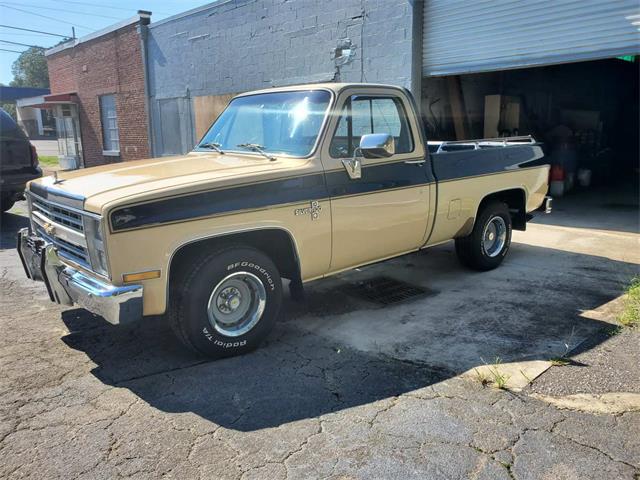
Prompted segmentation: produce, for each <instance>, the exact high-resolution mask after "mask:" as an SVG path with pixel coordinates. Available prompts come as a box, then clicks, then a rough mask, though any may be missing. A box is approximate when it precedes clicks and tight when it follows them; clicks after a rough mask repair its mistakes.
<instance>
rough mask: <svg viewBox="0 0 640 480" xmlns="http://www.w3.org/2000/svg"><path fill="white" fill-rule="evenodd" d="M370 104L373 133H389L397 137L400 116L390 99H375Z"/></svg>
mask: <svg viewBox="0 0 640 480" xmlns="http://www.w3.org/2000/svg"><path fill="white" fill-rule="evenodd" d="M372 103H373V131H374V133H389V134H390V135H393V136H394V137H399V136H400V114H399V113H398V107H396V104H395V103H394V101H393V100H392V99H390V98H376V99H375V100H372Z"/></svg>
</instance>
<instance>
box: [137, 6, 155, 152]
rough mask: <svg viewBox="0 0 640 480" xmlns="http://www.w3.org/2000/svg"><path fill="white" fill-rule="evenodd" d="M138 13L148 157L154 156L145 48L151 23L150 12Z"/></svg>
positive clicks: (147, 63)
mask: <svg viewBox="0 0 640 480" xmlns="http://www.w3.org/2000/svg"><path fill="white" fill-rule="evenodd" d="M138 15H140V23H139V25H138V32H139V34H140V53H141V54H142V73H143V75H144V109H145V113H146V114H147V143H148V145H149V154H150V157H151V158H153V157H155V151H154V148H153V138H152V136H151V135H152V132H153V129H152V126H151V122H152V120H151V106H150V103H149V98H150V97H149V96H150V92H151V83H150V79H149V55H148V50H147V41H148V38H149V23H151V12H148V11H146V10H138Z"/></svg>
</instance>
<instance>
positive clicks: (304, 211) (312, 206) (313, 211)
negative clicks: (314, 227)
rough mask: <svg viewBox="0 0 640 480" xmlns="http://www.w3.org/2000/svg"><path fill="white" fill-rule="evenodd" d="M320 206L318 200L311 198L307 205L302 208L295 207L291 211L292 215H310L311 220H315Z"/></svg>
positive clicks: (320, 208) (318, 214)
mask: <svg viewBox="0 0 640 480" xmlns="http://www.w3.org/2000/svg"><path fill="white" fill-rule="evenodd" d="M321 210H322V207H321V206H320V202H318V201H317V200H311V202H310V203H309V206H308V207H304V208H296V209H295V210H294V211H293V213H294V215H309V214H310V215H311V220H316V219H317V218H318V217H319V216H320V211H321Z"/></svg>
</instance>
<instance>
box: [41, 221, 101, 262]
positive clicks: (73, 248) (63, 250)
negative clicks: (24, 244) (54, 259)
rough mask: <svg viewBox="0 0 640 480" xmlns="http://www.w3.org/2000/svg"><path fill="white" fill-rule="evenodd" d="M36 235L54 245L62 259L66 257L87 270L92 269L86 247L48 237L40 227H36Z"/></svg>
mask: <svg viewBox="0 0 640 480" xmlns="http://www.w3.org/2000/svg"><path fill="white" fill-rule="evenodd" d="M36 234H37V235H38V236H39V237H40V238H44V239H45V240H46V241H47V242H49V243H53V244H54V245H55V246H56V248H57V249H58V253H59V254H60V255H61V256H62V257H66V258H68V259H69V260H71V261H73V262H75V263H78V264H80V265H82V266H83V267H85V268H91V266H90V265H89V252H87V249H86V247H84V246H82V245H77V244H75V243H72V242H69V241H67V240H63V239H62V238H58V237H55V236H51V235H47V233H46V232H45V231H44V229H43V228H41V227H40V226H36Z"/></svg>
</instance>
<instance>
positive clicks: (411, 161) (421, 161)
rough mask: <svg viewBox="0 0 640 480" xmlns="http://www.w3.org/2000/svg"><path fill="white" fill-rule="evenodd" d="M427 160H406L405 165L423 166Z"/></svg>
mask: <svg viewBox="0 0 640 480" xmlns="http://www.w3.org/2000/svg"><path fill="white" fill-rule="evenodd" d="M424 162H425V160H405V161H404V163H406V164H407V165H423V164H424Z"/></svg>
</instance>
